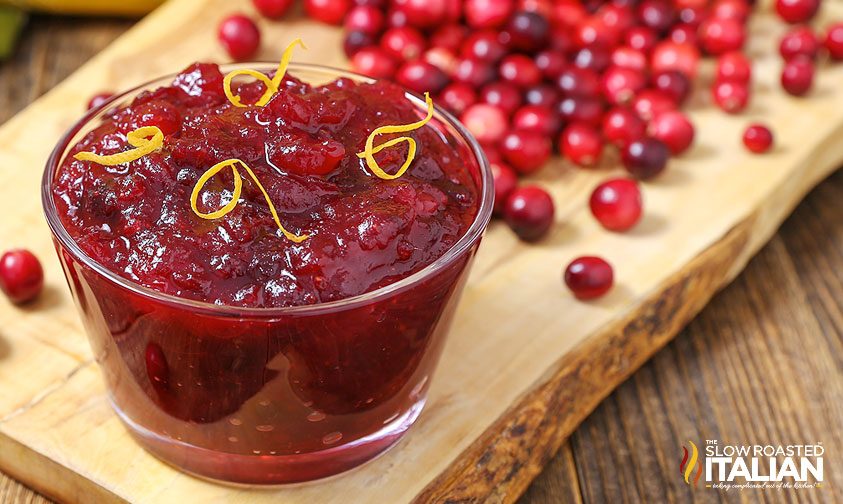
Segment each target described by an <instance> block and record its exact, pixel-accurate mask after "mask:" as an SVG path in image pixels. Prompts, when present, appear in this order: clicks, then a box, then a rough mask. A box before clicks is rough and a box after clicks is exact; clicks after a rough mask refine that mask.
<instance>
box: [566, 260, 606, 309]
mask: <svg viewBox="0 0 843 504" xmlns="http://www.w3.org/2000/svg"><path fill="white" fill-rule="evenodd" d="M613 282H614V274H613V272H612V266H611V265H610V264H609V263H607V262H606V261H605V260H603V259H601V258H599V257H594V256H583V257H578V258H577V259H574V261H573V262H572V263H571V264H569V265H568V267H567V268H565V284H566V285H567V286H568V288H569V289H571V292H573V294H574V296H575V297H576V298H577V299H580V300H588V299H595V298H599V297H600V296H602V295H604V294H606V293H607V292H609V289H611V288H612V283H613Z"/></svg>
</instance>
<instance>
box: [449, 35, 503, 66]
mask: <svg viewBox="0 0 843 504" xmlns="http://www.w3.org/2000/svg"><path fill="white" fill-rule="evenodd" d="M460 54H462V56H464V57H466V58H471V59H476V60H479V61H485V62H486V63H496V62H498V61H499V60H500V59H501V58H503V57H504V56H505V55H506V47H505V46H504V45H503V44H502V43H501V41H500V40H499V37H498V33H497V32H495V31H492V30H484V31H479V32H476V33H472V34H471V35H469V36H468V37H467V38H466V39H465V40H464V41H463V44H462V47H461V49H460Z"/></svg>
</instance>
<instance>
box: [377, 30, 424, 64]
mask: <svg viewBox="0 0 843 504" xmlns="http://www.w3.org/2000/svg"><path fill="white" fill-rule="evenodd" d="M381 47H382V48H383V49H384V50H385V51H386V52H387V53H389V54H390V55H391V56H392V57H394V58H398V59H399V60H403V61H409V60H414V59H416V58H418V57H419V56H421V53H422V52H423V51H424V50H425V48H426V47H427V42H426V41H425V40H424V36H423V35H422V34H421V33H420V32H419V31H418V30H416V29H415V28H410V27H409V26H402V27H398V28H390V29H388V30H386V32H384V34H383V35H381Z"/></svg>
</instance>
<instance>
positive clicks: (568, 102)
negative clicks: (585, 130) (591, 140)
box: [557, 96, 603, 126]
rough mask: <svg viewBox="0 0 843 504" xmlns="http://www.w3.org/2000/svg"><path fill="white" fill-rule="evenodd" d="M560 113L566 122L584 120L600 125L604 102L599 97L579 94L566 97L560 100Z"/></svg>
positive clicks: (593, 124)
mask: <svg viewBox="0 0 843 504" xmlns="http://www.w3.org/2000/svg"><path fill="white" fill-rule="evenodd" d="M557 108H558V110H559V114H560V115H561V116H562V118H563V119H564V120H565V122H568V123H571V122H574V121H579V122H584V123H588V124H591V125H592V126H599V125H600V122H601V121H602V120H603V103H602V101H601V100H600V99H599V98H595V97H588V96H579V97H571V98H565V99H564V100H562V101H561V102H559V107H557Z"/></svg>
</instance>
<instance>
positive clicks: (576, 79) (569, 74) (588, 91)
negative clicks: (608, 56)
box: [556, 67, 600, 97]
mask: <svg viewBox="0 0 843 504" xmlns="http://www.w3.org/2000/svg"><path fill="white" fill-rule="evenodd" d="M556 85H557V87H558V88H559V90H560V91H562V93H564V94H565V96H568V97H577V96H586V97H593V96H595V95H597V93H599V92H600V77H599V76H598V75H597V73H596V72H593V71H591V70H585V69H582V68H577V67H570V68H567V69H565V70H564V71H563V72H562V73H561V74H559V78H557V79H556Z"/></svg>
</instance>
